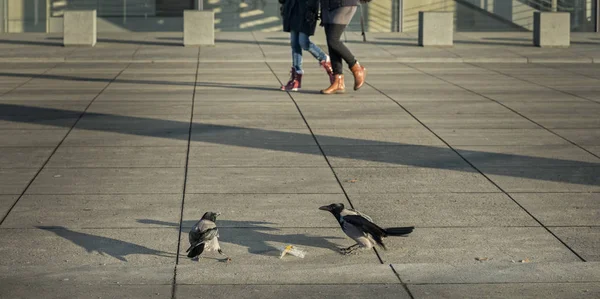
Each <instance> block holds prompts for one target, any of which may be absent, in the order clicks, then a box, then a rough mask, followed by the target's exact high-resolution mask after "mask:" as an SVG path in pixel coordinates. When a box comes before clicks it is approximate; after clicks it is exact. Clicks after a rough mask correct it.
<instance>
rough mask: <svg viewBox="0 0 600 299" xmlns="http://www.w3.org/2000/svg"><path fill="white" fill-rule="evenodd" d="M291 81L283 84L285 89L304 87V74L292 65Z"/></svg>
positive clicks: (294, 89)
mask: <svg viewBox="0 0 600 299" xmlns="http://www.w3.org/2000/svg"><path fill="white" fill-rule="evenodd" d="M290 73H291V77H290V81H288V83H287V84H286V85H283V86H281V90H284V91H298V90H299V89H300V88H301V87H302V74H299V73H298V72H296V68H294V67H292V71H291V72H290Z"/></svg>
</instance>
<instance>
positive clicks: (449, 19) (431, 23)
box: [419, 11, 454, 47]
mask: <svg viewBox="0 0 600 299" xmlns="http://www.w3.org/2000/svg"><path fill="white" fill-rule="evenodd" d="M453 41H454V13H452V12H445V11H426V12H425V11H420V12H419V46H423V47H425V46H452V45H453Z"/></svg>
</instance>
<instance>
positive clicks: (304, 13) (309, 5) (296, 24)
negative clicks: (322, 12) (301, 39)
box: [279, 0, 319, 35]
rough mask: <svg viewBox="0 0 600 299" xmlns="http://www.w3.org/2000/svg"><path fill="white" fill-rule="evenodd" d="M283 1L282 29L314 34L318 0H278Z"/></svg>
mask: <svg viewBox="0 0 600 299" xmlns="http://www.w3.org/2000/svg"><path fill="white" fill-rule="evenodd" d="M279 3H283V9H282V11H281V17H282V18H283V31H285V32H290V31H296V32H302V33H304V34H306V35H314V34H315V28H316V27H317V16H318V15H319V0H279Z"/></svg>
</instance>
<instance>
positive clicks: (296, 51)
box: [290, 31, 302, 74]
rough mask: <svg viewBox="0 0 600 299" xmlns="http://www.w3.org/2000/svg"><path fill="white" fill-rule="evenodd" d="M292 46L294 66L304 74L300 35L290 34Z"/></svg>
mask: <svg viewBox="0 0 600 299" xmlns="http://www.w3.org/2000/svg"><path fill="white" fill-rule="evenodd" d="M290 44H291V45H292V66H293V67H294V69H295V70H296V72H298V73H299V74H302V47H301V46H300V33H299V32H295V31H292V32H290Z"/></svg>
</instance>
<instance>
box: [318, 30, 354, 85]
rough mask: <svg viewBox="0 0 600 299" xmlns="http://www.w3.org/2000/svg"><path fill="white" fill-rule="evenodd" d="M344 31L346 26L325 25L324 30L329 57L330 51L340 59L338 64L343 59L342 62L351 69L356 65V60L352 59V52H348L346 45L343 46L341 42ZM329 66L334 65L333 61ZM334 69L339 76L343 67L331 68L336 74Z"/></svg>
mask: <svg viewBox="0 0 600 299" xmlns="http://www.w3.org/2000/svg"><path fill="white" fill-rule="evenodd" d="M327 27H328V28H327ZM344 30H346V25H341V24H327V26H326V29H325V33H326V35H327V46H328V47H329V49H330V54H329V55H331V51H334V52H336V54H337V55H338V56H339V57H340V59H339V63H340V64H341V60H342V59H343V60H344V61H346V63H347V64H348V66H349V67H352V66H354V64H355V63H356V59H355V58H354V55H353V54H352V52H350V50H348V48H347V47H346V45H344V43H343V42H342V40H341V37H342V34H343V33H344ZM336 63H337V62H336ZM331 64H332V65H333V64H334V62H333V59H332V60H331ZM336 67H337V68H338V69H337V71H338V72H339V74H341V72H342V68H343V66H342V65H336V66H333V71H334V73H336V74H338V73H337V72H336Z"/></svg>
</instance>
